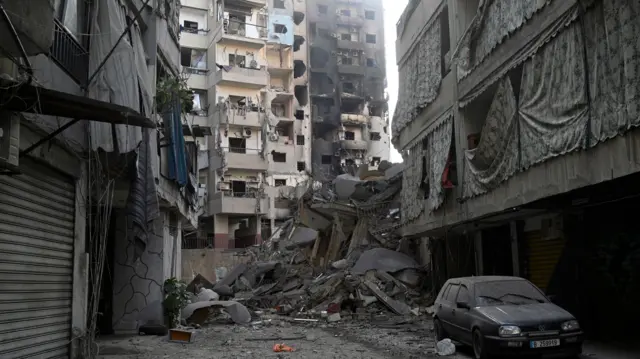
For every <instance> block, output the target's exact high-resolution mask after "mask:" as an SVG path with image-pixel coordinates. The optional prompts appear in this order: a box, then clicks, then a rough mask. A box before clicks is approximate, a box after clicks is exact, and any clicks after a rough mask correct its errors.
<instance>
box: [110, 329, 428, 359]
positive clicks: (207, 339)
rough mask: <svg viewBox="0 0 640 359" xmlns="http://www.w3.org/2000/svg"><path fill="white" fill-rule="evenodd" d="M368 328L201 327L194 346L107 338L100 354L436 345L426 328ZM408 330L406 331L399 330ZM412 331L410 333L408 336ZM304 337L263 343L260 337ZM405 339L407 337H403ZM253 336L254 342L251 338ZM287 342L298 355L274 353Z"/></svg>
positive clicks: (316, 355)
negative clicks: (424, 338) (425, 335)
mask: <svg viewBox="0 0 640 359" xmlns="http://www.w3.org/2000/svg"><path fill="white" fill-rule="evenodd" d="M389 332H393V329H380V328H375V327H365V326H364V325H362V324H356V323H349V324H340V325H336V326H333V327H331V326H326V325H308V326H306V325H291V324H289V323H276V324H275V325H270V326H255V327H252V326H239V325H212V326H208V327H205V328H202V329H199V330H198V334H197V337H196V340H195V342H194V343H192V344H176V343H170V342H168V341H167V340H166V337H156V336H132V337H126V338H102V339H101V340H100V355H99V358H104V359H114V358H118V359H134V358H136V359H138V358H139V359H146V358H149V359H151V358H175V359H179V358H190V359H200V358H203V359H204V358H216V359H225V358H229V359H231V358H305V359H324V358H363V359H364V358H370V359H377V358H418V357H419V358H425V357H429V356H428V355H425V354H426V351H427V348H426V347H425V346H424V345H431V347H433V343H432V341H430V339H429V340H428V341H427V343H424V344H422V343H418V342H417V341H418V340H419V337H420V336H421V334H422V333H420V332H406V331H398V329H396V330H395V332H396V334H395V335H394V334H391V335H388V333H389ZM399 333H403V334H399ZM405 335H406V336H405ZM273 337H279V338H296V337H297V338H298V339H285V340H273V339H272V340H265V341H262V340H260V341H257V340H255V339H258V338H273ZM400 338H403V339H400ZM247 339H249V340H247ZM276 343H283V344H287V345H289V346H292V347H294V348H295V349H296V351H295V352H294V353H274V352H273V345H274V344H276Z"/></svg>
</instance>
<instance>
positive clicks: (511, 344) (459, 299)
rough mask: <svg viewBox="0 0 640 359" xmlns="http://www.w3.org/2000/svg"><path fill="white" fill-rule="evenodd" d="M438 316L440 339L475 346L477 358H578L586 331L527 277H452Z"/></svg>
mask: <svg viewBox="0 0 640 359" xmlns="http://www.w3.org/2000/svg"><path fill="white" fill-rule="evenodd" d="M433 317H434V320H433V322H434V330H435V335H436V339H437V340H442V339H444V338H450V339H453V340H455V341H458V342H461V343H463V344H467V345H470V346H472V347H473V352H474V355H475V357H476V359H485V358H490V357H492V356H495V355H516V356H521V355H528V354H530V355H534V356H559V357H575V356H578V355H579V354H580V353H581V352H582V341H583V333H582V330H581V329H580V325H579V324H578V321H577V320H576V318H575V317H574V316H573V315H571V314H570V313H569V312H567V311H566V310H564V309H562V308H560V307H559V306H557V305H555V304H553V303H551V301H549V299H548V298H547V297H546V296H545V295H544V294H543V293H542V291H541V290H540V289H538V287H536V286H535V285H533V284H532V283H531V282H529V281H528V280H526V279H523V278H517V277H490V276H486V277H465V278H454V279H449V280H448V281H447V282H446V283H445V284H444V286H443V287H442V290H440V293H439V294H438V297H437V298H436V302H435V313H434V315H433Z"/></svg>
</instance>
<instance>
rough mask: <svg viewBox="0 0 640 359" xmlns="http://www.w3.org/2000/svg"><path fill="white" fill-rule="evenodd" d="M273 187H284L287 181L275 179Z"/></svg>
mask: <svg viewBox="0 0 640 359" xmlns="http://www.w3.org/2000/svg"><path fill="white" fill-rule="evenodd" d="M275 185H276V187H282V186H286V185H287V180H286V179H276V180H275Z"/></svg>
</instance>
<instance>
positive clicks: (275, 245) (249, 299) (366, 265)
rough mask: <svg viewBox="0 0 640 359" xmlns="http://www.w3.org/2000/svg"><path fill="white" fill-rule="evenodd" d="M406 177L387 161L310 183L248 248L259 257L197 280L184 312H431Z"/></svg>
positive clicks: (332, 316) (330, 316)
mask: <svg viewBox="0 0 640 359" xmlns="http://www.w3.org/2000/svg"><path fill="white" fill-rule="evenodd" d="M401 183H402V164H396V165H391V164H389V163H384V162H383V163H382V164H381V165H380V169H379V170H378V171H366V170H360V174H359V176H351V175H342V176H339V177H338V178H336V180H334V181H333V183H332V184H331V185H329V186H326V185H325V186H319V187H314V188H309V189H308V191H307V193H306V194H305V195H304V196H303V197H302V198H301V200H300V201H299V204H298V210H297V213H296V215H295V217H294V218H292V219H290V220H289V221H287V222H286V223H285V224H284V225H283V226H281V227H280V228H279V229H278V231H276V232H275V233H274V234H273V235H272V236H271V238H269V240H267V241H266V242H265V243H263V244H262V245H261V246H259V247H253V248H250V249H248V250H250V251H252V253H253V255H254V258H256V261H255V262H253V263H249V264H240V265H238V266H236V267H235V268H233V269H232V270H230V271H228V273H226V274H224V276H223V277H222V278H221V279H219V280H218V281H217V282H216V283H215V284H214V283H209V282H207V281H206V279H204V278H202V277H197V278H196V279H194V281H193V282H192V283H191V284H190V285H189V287H188V290H190V291H192V293H194V295H195V293H198V297H197V298H194V299H195V300H194V302H193V303H192V304H190V305H189V306H188V307H187V308H186V309H185V311H184V312H183V317H184V318H185V319H187V321H188V322H193V323H198V324H201V323H202V322H203V321H204V317H206V316H207V314H206V313H205V314H204V316H203V315H202V314H198V312H199V310H200V308H211V307H216V306H217V307H221V308H226V311H227V312H228V313H229V315H231V319H233V320H234V321H236V322H250V321H251V320H257V317H256V316H255V315H252V314H251V311H249V310H246V309H247V308H248V309H251V310H252V311H253V313H256V312H258V313H271V314H279V315H284V316H290V317H293V318H295V320H307V321H316V320H321V319H326V320H328V321H335V320H340V319H341V318H344V317H345V316H349V317H354V316H365V317H366V316H373V315H377V314H379V313H381V312H387V313H393V314H395V315H401V316H419V315H421V314H425V313H426V312H427V310H426V309H427V307H429V306H430V305H431V304H432V299H431V295H430V294H431V293H430V290H429V288H428V285H427V284H426V283H427V282H428V278H429V276H428V273H426V269H425V268H422V267H421V265H420V264H419V263H420V262H419V260H420V259H419V258H414V256H415V255H416V254H417V253H420V250H419V249H418V248H415V246H416V244H415V243H411V242H409V241H404V240H403V239H402V238H401V237H400V236H399V235H398V234H397V233H396V232H397V229H398V228H399V227H400V223H401V218H400V209H399V208H400V204H399V200H398V198H399V192H400V188H401ZM220 299H222V301H220ZM211 300H213V301H214V302H211ZM203 301H205V302H207V303H202V302H203ZM230 306H236V307H244V308H245V310H246V313H245V312H244V311H242V314H243V315H238V313H237V312H238V309H237V308H236V309H232V310H233V311H235V312H236V313H235V314H232V313H231V311H232V310H229V307H230ZM208 313H209V314H210V312H208ZM234 315H235V318H234Z"/></svg>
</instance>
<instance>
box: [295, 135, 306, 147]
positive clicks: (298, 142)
mask: <svg viewBox="0 0 640 359" xmlns="http://www.w3.org/2000/svg"><path fill="white" fill-rule="evenodd" d="M296 145H298V146H303V145H304V135H297V136H296Z"/></svg>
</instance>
